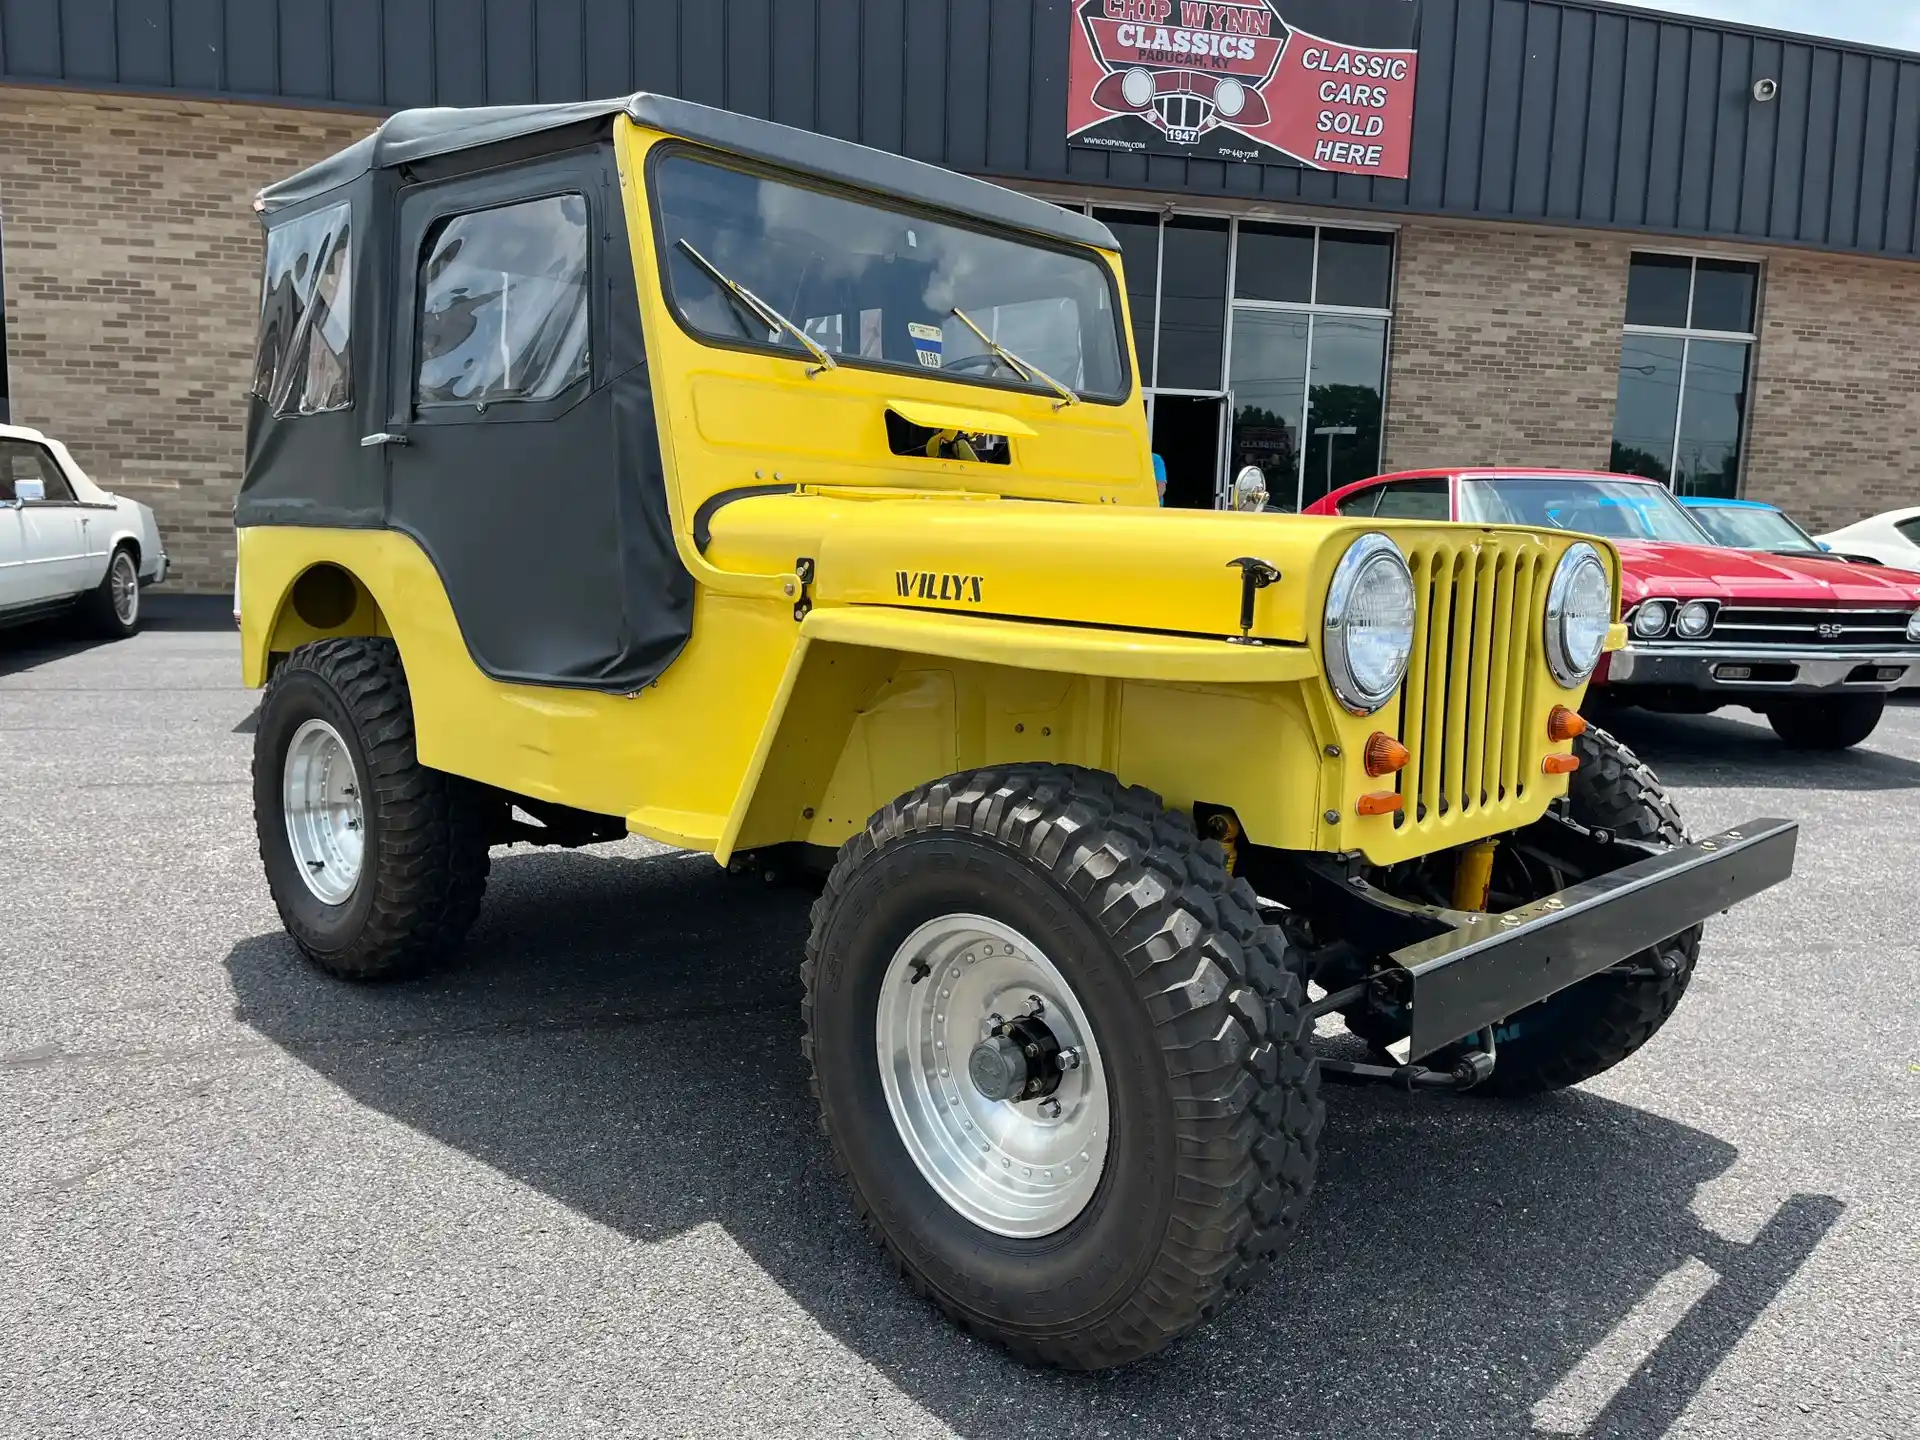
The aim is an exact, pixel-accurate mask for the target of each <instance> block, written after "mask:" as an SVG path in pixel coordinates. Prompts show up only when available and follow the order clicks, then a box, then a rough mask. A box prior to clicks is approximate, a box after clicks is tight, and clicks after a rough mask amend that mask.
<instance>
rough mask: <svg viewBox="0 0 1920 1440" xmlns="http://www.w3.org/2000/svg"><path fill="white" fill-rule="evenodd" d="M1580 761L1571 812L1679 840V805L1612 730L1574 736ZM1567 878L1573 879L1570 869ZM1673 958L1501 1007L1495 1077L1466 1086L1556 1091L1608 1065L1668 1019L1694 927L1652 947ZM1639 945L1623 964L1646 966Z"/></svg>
mask: <svg viewBox="0 0 1920 1440" xmlns="http://www.w3.org/2000/svg"><path fill="white" fill-rule="evenodd" d="M1574 753H1575V754H1576V755H1578V756H1579V757H1580V768H1579V769H1578V770H1576V771H1574V773H1573V777H1572V781H1571V784H1570V785H1569V788H1568V792H1567V793H1568V798H1569V799H1570V800H1571V802H1572V809H1573V818H1574V819H1575V820H1577V821H1579V822H1580V823H1581V824H1582V825H1586V826H1590V827H1592V828H1595V829H1605V830H1611V831H1612V832H1613V833H1614V834H1615V835H1618V836H1621V837H1623V838H1625V839H1629V840H1641V841H1646V842H1648V843H1650V844H1654V845H1666V846H1673V845H1684V844H1685V843H1686V831H1685V829H1684V828H1683V827H1682V826H1681V823H1680V814H1679V812H1678V811H1677V810H1675V809H1674V806H1673V802H1672V801H1671V800H1669V799H1668V798H1667V792H1666V790H1665V789H1664V788H1663V787H1662V786H1661V784H1660V782H1659V781H1658V780H1657V779H1655V778H1654V774H1653V771H1652V770H1650V769H1648V768H1647V766H1646V765H1645V764H1644V763H1643V762H1642V761H1641V760H1640V759H1639V757H1638V756H1636V755H1635V754H1634V753H1633V751H1631V750H1629V749H1628V748H1627V747H1626V746H1625V745H1623V744H1621V743H1620V742H1619V741H1618V740H1616V739H1615V738H1614V737H1613V736H1612V735H1610V734H1608V733H1607V732H1606V731H1605V730H1601V729H1599V728H1597V727H1596V728H1594V729H1590V730H1588V731H1587V733H1586V734H1584V735H1582V736H1581V737H1580V738H1579V739H1578V740H1576V741H1575V742H1574ZM1567 878H1568V882H1569V883H1572V882H1573V881H1574V880H1576V879H1578V878H1579V877H1577V876H1569V877H1567ZM1658 948H1659V950H1660V951H1662V952H1664V953H1665V954H1666V955H1667V956H1668V957H1669V958H1670V959H1671V960H1672V961H1673V962H1674V963H1675V966H1676V968H1675V969H1674V971H1673V973H1672V974H1670V975H1668V976H1666V977H1665V978H1662V979H1658V980H1653V979H1633V978H1628V977H1626V976H1620V975H1604V974H1603V975H1595V976H1593V977H1592V978H1591V979H1587V980H1583V981H1581V982H1580V983H1579V984H1578V985H1574V986H1571V987H1569V988H1568V989H1566V990H1562V991H1561V992H1560V993H1559V994H1557V995H1553V996H1550V997H1548V998H1547V999H1546V1000H1543V1001H1542V1002H1540V1004H1538V1005H1533V1006H1529V1007H1528V1008H1527V1009H1525V1010H1522V1011H1521V1012H1520V1013H1519V1014H1517V1015H1512V1016H1509V1017H1508V1018H1507V1019H1506V1020H1505V1021H1504V1022H1503V1023H1502V1024H1500V1025H1499V1026H1498V1027H1496V1028H1495V1030H1494V1043H1495V1047H1496V1049H1497V1050H1498V1052H1499V1053H1498V1056H1497V1059H1496V1062H1495V1065H1494V1070H1493V1076H1492V1078H1491V1079H1490V1080H1488V1081H1487V1082H1486V1083H1485V1084H1483V1085H1481V1086H1478V1087H1476V1089H1475V1090H1474V1091H1473V1092H1472V1093H1474V1094H1486V1095H1532V1094H1538V1093H1540V1092H1542V1091H1547V1090H1564V1089H1565V1088H1566V1087H1568V1086H1569V1085H1577V1084H1579V1083H1580V1082H1581V1081H1582V1080H1587V1079H1591V1078H1592V1077H1593V1076H1595V1075H1598V1074H1600V1073H1601V1072H1602V1071H1604V1070H1611V1069H1612V1068H1613V1067H1614V1066H1615V1065H1618V1064H1619V1063H1620V1062H1621V1061H1622V1060H1624V1059H1626V1058H1627V1057H1628V1056H1629V1055H1631V1054H1633V1052H1634V1051H1636V1050H1638V1049H1639V1048H1640V1047H1641V1046H1642V1045H1644V1044H1646V1043H1647V1041H1649V1040H1651V1039H1652V1038H1653V1036H1654V1033H1655V1032H1656V1031H1657V1030H1659V1028H1660V1027H1661V1026H1662V1025H1664V1024H1666V1023H1667V1017H1668V1016H1670V1015H1672V1014H1673V1012H1674V1009H1675V1007H1676V1006H1678V1005H1679V1003H1680V997H1681V996H1682V995H1684V994H1686V991H1687V983H1688V981H1690V980H1691V979H1692V978H1693V967H1694V964H1695V963H1696V962H1697V961H1698V959H1699V957H1700V927H1699V926H1697V925H1696V926H1694V927H1693V928H1692V929H1691V930H1688V931H1686V932H1684V933H1683V934H1680V935H1678V936H1676V937H1674V938H1673V939H1671V940H1668V941H1666V942H1665V943H1664V944H1662V945H1661V946H1660V947H1658ZM1655 960H1656V955H1655V953H1654V952H1653V951H1646V952H1643V953H1642V954H1640V955H1637V956H1635V957H1633V961H1632V962H1629V963H1633V964H1637V965H1642V966H1652V965H1653V964H1654V963H1655Z"/></svg>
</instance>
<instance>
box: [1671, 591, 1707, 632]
mask: <svg viewBox="0 0 1920 1440" xmlns="http://www.w3.org/2000/svg"><path fill="white" fill-rule="evenodd" d="M1673 628H1674V629H1676V630H1678V631H1679V632H1680V634H1681V636H1682V637H1683V638H1685V639H1688V640H1698V639H1700V638H1701V637H1703V636H1704V635H1705V634H1706V633H1707V632H1708V631H1709V630H1711V629H1713V606H1711V605H1709V604H1708V603H1707V602H1706V601H1704V600H1689V601H1688V602H1687V603H1686V604H1684V605H1682V606H1681V607H1680V618H1679V619H1677V620H1675V621H1674V622H1673Z"/></svg>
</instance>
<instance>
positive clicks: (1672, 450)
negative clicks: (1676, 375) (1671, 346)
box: [1608, 245, 1766, 500]
mask: <svg viewBox="0 0 1920 1440" xmlns="http://www.w3.org/2000/svg"><path fill="white" fill-rule="evenodd" d="M1640 255H1662V256H1666V257H1668V258H1670V259H1672V258H1680V259H1685V260H1686V261H1687V262H1688V264H1687V323H1686V324H1685V325H1682V326H1673V325H1636V324H1632V323H1629V322H1627V321H1626V320H1624V319H1623V320H1622V322H1621V326H1620V338H1621V341H1622V349H1623V350H1624V348H1625V340H1626V337H1627V336H1629V335H1645V336H1652V337H1657V338H1661V339H1667V340H1678V341H1680V393H1679V395H1678V397H1677V398H1676V399H1675V402H1674V407H1673V440H1672V442H1671V443H1670V444H1669V445H1668V447H1667V478H1666V479H1665V480H1664V481H1656V482H1655V483H1656V484H1664V485H1665V486H1666V487H1667V489H1668V491H1669V492H1671V493H1672V494H1673V495H1674V496H1675V497H1676V498H1677V497H1678V495H1679V493H1680V492H1679V491H1678V490H1677V489H1675V486H1674V482H1675V479H1676V478H1677V474H1678V469H1679V461H1680V432H1681V429H1682V427H1683V426H1684V425H1685V424H1686V419H1687V371H1688V368H1689V366H1690V365H1691V363H1692V360H1693V345H1694V342H1695V341H1696V340H1698V341H1702V342H1705V343H1708V344H1721V345H1745V346H1746V347H1747V375H1746V381H1745V384H1744V385H1743V387H1742V390H1741V405H1740V434H1739V436H1738V438H1737V440H1736V442H1735V443H1736V444H1737V445H1738V446H1739V452H1740V462H1739V465H1738V467H1737V470H1736V473H1735V475H1734V484H1733V494H1732V495H1731V496H1730V497H1727V498H1730V499H1734V500H1738V499H1741V498H1743V497H1744V495H1745V494H1746V489H1747V440H1748V437H1749V435H1750V434H1751V433H1752V430H1753V406H1752V404H1751V403H1750V401H1751V398H1752V395H1753V387H1754V380H1755V378H1756V377H1755V374H1754V369H1755V367H1754V359H1755V356H1756V355H1757V353H1758V351H1759V346H1760V320H1761V315H1762V313H1763V307H1764V305H1765V301H1766V265H1765V263H1764V262H1763V261H1760V260H1757V259H1754V258H1753V257H1751V256H1746V255H1728V254H1721V253H1716V252H1713V251H1703V250H1672V249H1663V248H1661V247H1658V246H1648V245H1637V246H1634V247H1633V248H1632V249H1631V250H1629V251H1628V253H1627V275H1628V283H1629V284H1631V283H1632V275H1633V262H1634V259H1635V257H1636V256H1640ZM1703 260H1709V261H1716V262H1719V263H1721V264H1737V265H1751V266H1752V267H1753V327H1754V328H1753V329H1752V330H1750V331H1743V330H1706V329H1699V328H1696V327H1695V326H1694V324H1693V310H1694V303H1695V300H1696V299H1697V297H1698V292H1699V285H1700V262H1701V261H1703ZM1624 358H1625V357H1624V355H1623V356H1622V359H1623V360H1624ZM1620 368H1621V367H1620V365H1618V364H1616V365H1615V367H1614V417H1613V419H1614V427H1615V429H1616V430H1617V429H1618V428H1619V424H1620V412H1619V403H1620V402H1619V393H1620V392H1619V371H1620ZM1612 444H1613V441H1612V439H1611V437H1609V439H1608V448H1609V455H1611V448H1612ZM1641 478H1642V479H1651V478H1652V477H1651V476H1642V477H1641Z"/></svg>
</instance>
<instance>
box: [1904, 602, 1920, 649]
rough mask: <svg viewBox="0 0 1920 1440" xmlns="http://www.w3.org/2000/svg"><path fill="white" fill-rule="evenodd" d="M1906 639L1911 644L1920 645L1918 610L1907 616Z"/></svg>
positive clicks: (1919, 615)
mask: <svg viewBox="0 0 1920 1440" xmlns="http://www.w3.org/2000/svg"><path fill="white" fill-rule="evenodd" d="M1907 639H1908V641H1909V642H1910V643H1912V644H1915V645H1920V610H1916V611H1914V612H1913V614H1911V615H1910V616H1908V617H1907Z"/></svg>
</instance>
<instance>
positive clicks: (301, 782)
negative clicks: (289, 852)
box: [280, 720, 366, 905]
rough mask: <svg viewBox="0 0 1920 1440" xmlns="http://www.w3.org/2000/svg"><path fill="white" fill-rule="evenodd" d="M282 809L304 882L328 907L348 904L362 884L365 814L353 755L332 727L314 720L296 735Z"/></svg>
mask: <svg viewBox="0 0 1920 1440" xmlns="http://www.w3.org/2000/svg"><path fill="white" fill-rule="evenodd" d="M280 806H281V809H282V810H283V811H284V812H285V814H286V817H287V844H288V845H289V846H291V847H292V849H293V863H294V868H295V869H297V870H298V871H299V872H300V878H301V879H303V880H305V881H306V882H307V888H308V889H309V890H311V891H312V892H313V893H314V895H315V896H316V897H318V898H319V899H320V900H321V901H322V902H323V903H325V904H328V905H339V904H341V903H343V902H344V901H345V900H346V898H347V897H348V896H349V895H351V894H353V887H354V886H355V885H356V884H358V883H359V881H360V862H361V857H362V854H363V852H364V850H365V846H366V827H365V813H364V811H363V810H362V809H361V804H360V778H359V776H358V775H356V774H355V773H354V769H353V752H352V751H350V750H348V749H347V742H346V741H344V740H342V739H341V738H340V732H339V731H338V730H335V729H334V728H333V726H331V725H329V724H328V723H327V722H326V721H324V720H308V721H306V722H305V723H304V724H302V725H301V727H300V728H299V729H298V730H296V731H294V732H293V742H292V743H291V744H290V745H288V746H287V761H286V765H285V768H284V769H283V770H282V771H281V781H280Z"/></svg>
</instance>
